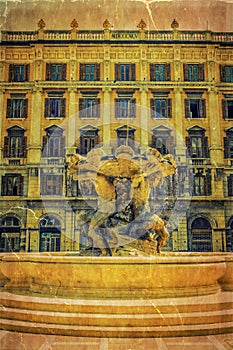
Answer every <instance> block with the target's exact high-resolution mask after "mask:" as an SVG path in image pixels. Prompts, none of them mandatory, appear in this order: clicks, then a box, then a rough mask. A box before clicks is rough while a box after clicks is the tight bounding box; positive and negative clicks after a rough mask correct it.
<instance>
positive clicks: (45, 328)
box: [0, 319, 233, 338]
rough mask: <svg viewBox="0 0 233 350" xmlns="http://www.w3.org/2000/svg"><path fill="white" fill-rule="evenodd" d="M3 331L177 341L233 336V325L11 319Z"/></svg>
mask: <svg viewBox="0 0 233 350" xmlns="http://www.w3.org/2000/svg"><path fill="white" fill-rule="evenodd" d="M0 327H1V328H2V329H7V330H10V331H17V332H27V333H39V334H54V335H69V336H80V337H90V336H91V337H113V338H114V337H117V338H119V337H128V338H129V337H132V338H143V337H147V338H148V337H176V336H177V337H178V336H195V335H210V334H221V333H231V332H232V331H233V322H225V323H212V324H204V325H203V324H202V323H200V324H197V325H178V326H171V325H165V326H151V327H148V326H146V327H145V326H141V327H130V326H128V327H109V326H106V327H103V326H90V325H88V326H77V325H64V324H48V323H37V322H25V321H16V320H10V319H1V325H0Z"/></svg>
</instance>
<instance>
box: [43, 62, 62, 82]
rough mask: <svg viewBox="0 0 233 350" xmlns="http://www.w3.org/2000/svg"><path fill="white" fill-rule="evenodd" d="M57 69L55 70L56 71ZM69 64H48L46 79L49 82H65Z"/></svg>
mask: <svg viewBox="0 0 233 350" xmlns="http://www.w3.org/2000/svg"><path fill="white" fill-rule="evenodd" d="M54 68H55V70H54ZM66 71H67V64H66V63H46V77H45V80H47V81H65V80H66V73H67V72H66Z"/></svg>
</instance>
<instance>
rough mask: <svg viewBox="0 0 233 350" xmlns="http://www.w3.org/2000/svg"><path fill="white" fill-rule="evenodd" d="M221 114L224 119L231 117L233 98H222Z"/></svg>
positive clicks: (232, 113) (232, 116) (232, 114)
mask: <svg viewBox="0 0 233 350" xmlns="http://www.w3.org/2000/svg"><path fill="white" fill-rule="evenodd" d="M222 115H223V118H225V119H233V100H222Z"/></svg>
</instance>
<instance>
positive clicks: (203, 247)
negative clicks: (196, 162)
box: [190, 218, 213, 252]
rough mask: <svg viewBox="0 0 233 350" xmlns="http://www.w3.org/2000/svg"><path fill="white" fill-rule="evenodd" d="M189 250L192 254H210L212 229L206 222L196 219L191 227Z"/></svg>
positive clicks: (211, 249)
mask: <svg viewBox="0 0 233 350" xmlns="http://www.w3.org/2000/svg"><path fill="white" fill-rule="evenodd" d="M190 250H191V251H193V252H211V251H213V247H212V228H211V225H210V223H209V221H208V220H206V219H204V218H197V219H195V220H194V221H193V222H192V225H191V237H190Z"/></svg>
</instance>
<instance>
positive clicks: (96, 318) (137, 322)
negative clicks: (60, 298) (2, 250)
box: [0, 307, 233, 327]
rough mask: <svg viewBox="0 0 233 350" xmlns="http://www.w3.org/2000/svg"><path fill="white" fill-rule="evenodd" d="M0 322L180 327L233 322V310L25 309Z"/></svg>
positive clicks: (4, 313) (5, 314) (5, 311)
mask: <svg viewBox="0 0 233 350" xmlns="http://www.w3.org/2000/svg"><path fill="white" fill-rule="evenodd" d="M1 318H3V319H9V320H16V321H25V322H36V323H49V324H63V325H66V324H67V325H77V326H102V327H106V326H109V327H121V326H122V327H124V326H125V327H139V326H141V325H143V327H151V326H169V325H172V326H183V325H198V324H199V323H200V320H201V323H202V324H203V325H204V324H213V323H227V322H231V321H232V320H233V309H231V310H220V311H208V312H205V313H203V312H192V311H190V312H189V313H188V312H187V313H172V314H162V313H160V314H158V313H155V314H104V313H102V314H100V313H98V314H90V313H75V312H70V313H67V312H57V311H38V310H27V309H14V308H6V307H3V308H2V310H1V316H0V324H1Z"/></svg>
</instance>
